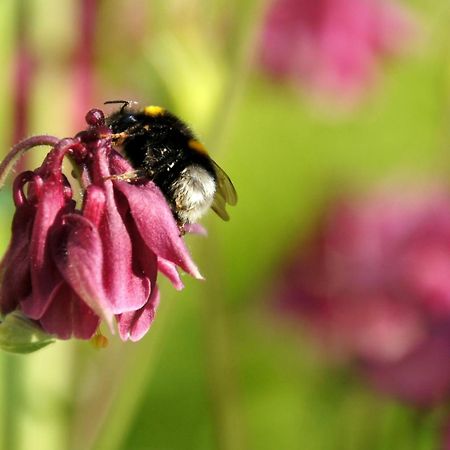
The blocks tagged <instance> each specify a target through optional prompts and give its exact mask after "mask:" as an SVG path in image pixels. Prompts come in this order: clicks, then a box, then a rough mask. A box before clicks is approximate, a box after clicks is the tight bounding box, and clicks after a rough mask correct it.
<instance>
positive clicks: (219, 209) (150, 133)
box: [106, 100, 237, 232]
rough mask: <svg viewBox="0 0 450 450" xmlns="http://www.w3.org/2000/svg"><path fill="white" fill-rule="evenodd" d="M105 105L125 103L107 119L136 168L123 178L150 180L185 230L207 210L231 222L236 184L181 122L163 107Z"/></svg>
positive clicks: (119, 146) (115, 140)
mask: <svg viewBox="0 0 450 450" xmlns="http://www.w3.org/2000/svg"><path fill="white" fill-rule="evenodd" d="M106 103H122V107H121V108H120V109H119V110H118V111H116V112H114V113H112V114H111V115H110V116H108V117H107V119H106V124H107V125H108V126H109V127H110V129H111V131H112V133H113V134H112V140H113V144H114V146H115V147H116V148H117V149H118V150H119V151H121V153H122V154H124V156H125V157H126V158H127V159H128V160H129V161H130V163H131V165H132V166H133V168H134V169H135V171H134V172H133V173H132V174H124V176H123V177H122V179H130V178H131V179H133V178H146V179H150V180H152V181H153V182H154V183H155V184H156V185H157V186H158V187H159V189H160V190H161V191H162V193H163V194H164V196H165V198H166V200H167V202H168V204H169V206H170V208H171V210H172V213H173V215H174V217H175V220H176V221H177V223H178V226H179V228H180V230H181V231H182V232H183V230H184V225H186V224H191V223H195V222H197V220H198V219H200V217H202V216H203V215H204V214H205V213H206V212H207V210H208V209H209V208H212V210H213V211H214V212H215V213H216V214H217V215H218V216H219V217H220V218H222V219H223V220H229V215H228V213H227V211H226V208H225V207H226V204H228V205H235V204H236V202H237V195H236V190H235V189H234V186H233V183H232V182H231V180H230V178H229V177H228V175H227V174H226V173H225V172H224V171H223V170H222V169H221V168H220V167H219V166H218V165H217V164H216V163H215V162H214V161H213V160H212V159H211V157H210V156H209V154H208V152H207V151H206V149H205V147H204V146H203V144H202V143H201V142H200V141H199V140H198V139H197V138H196V137H195V135H194V134H193V132H192V131H191V130H190V128H189V127H188V126H187V125H186V124H185V123H184V122H183V121H181V120H180V119H179V118H178V117H177V116H175V115H174V114H172V113H170V112H169V111H167V110H165V109H164V108H162V107H160V106H146V107H144V108H139V107H137V106H136V105H135V103H134V102H133V103H131V102H129V101H125V100H114V101H109V102H106ZM119 177H121V176H119Z"/></svg>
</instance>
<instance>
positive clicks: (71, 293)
mask: <svg viewBox="0 0 450 450" xmlns="http://www.w3.org/2000/svg"><path fill="white" fill-rule="evenodd" d="M87 120H88V123H89V124H90V125H91V126H90V128H89V129H88V130H87V131H84V132H82V133H80V134H79V135H77V136H76V137H75V138H73V139H63V140H61V141H58V140H57V139H56V138H51V137H48V136H47V137H46V136H44V137H41V138H40V137H35V138H30V139H28V140H27V141H23V142H22V143H20V144H18V147H17V148H16V149H13V151H12V154H11V155H10V157H9V158H10V159H11V158H12V157H13V156H14V152H17V150H18V148H22V149H28V148H31V147H33V146H36V145H41V144H47V145H51V147H52V148H51V150H50V152H49V153H48V155H47V157H46V159H45V161H44V162H43V164H42V165H41V166H40V167H39V168H37V169H36V170H34V171H27V172H23V173H20V174H19V175H18V176H17V177H16V179H15V181H14V186H13V196H14V203H15V205H16V212H15V215H14V219H13V225H12V237H11V242H10V245H9V248H8V250H7V252H6V254H5V256H4V258H3V260H2V262H1V265H0V309H1V313H2V315H6V314H8V313H11V312H13V311H18V310H19V311H21V312H22V314H23V315H25V316H26V317H28V318H29V319H31V320H33V321H35V323H36V324H37V325H38V326H39V327H41V328H42V329H43V330H44V331H45V332H47V333H48V334H50V335H53V336H56V337H57V338H59V339H69V338H70V337H76V338H79V339H90V338H91V337H92V336H94V335H95V334H96V333H97V332H98V327H99V324H100V322H101V320H104V321H105V322H106V323H107V324H108V325H109V327H110V328H111V329H112V328H113V321H116V322H117V325H118V330H119V334H120V337H121V338H122V339H123V340H127V339H130V340H132V341H136V340H139V339H141V338H142V337H143V335H144V334H145V333H146V332H147V331H148V329H149V327H150V325H151V323H152V321H153V318H154V315H155V310H156V307H157V305H158V301H159V291H158V286H157V283H156V279H157V273H158V271H160V272H162V273H163V274H165V275H166V276H167V277H168V278H169V279H170V280H171V281H172V282H173V284H174V286H175V287H176V288H177V289H181V288H182V287H183V284H182V282H181V280H180V277H179V275H178V272H177V267H179V268H181V269H182V270H184V271H185V272H187V273H189V274H191V275H192V276H194V277H196V278H201V275H200V273H199V272H198V269H197V267H196V266H195V264H194V263H193V262H192V260H191V257H190V255H189V253H188V251H187V248H186V246H185V244H184V242H183V239H182V237H180V231H179V229H178V226H177V224H176V222H175V220H174V218H173V215H172V212H171V210H170V208H169V206H168V204H167V202H166V200H165V198H164V196H163V195H162V193H161V192H160V190H159V189H158V188H157V187H156V186H155V184H154V183H153V182H151V181H148V180H147V181H146V180H141V181H138V182H133V183H128V182H126V181H121V180H118V179H114V178H111V176H112V175H117V174H122V173H124V172H130V171H132V170H133V169H132V168H131V166H130V165H129V164H128V162H127V161H126V160H125V159H124V158H122V156H121V155H119V154H118V153H117V152H115V151H114V150H113V149H112V147H111V140H110V139H109V138H108V134H110V133H111V132H110V130H109V129H108V128H107V127H105V124H104V117H103V113H102V112H101V111H99V110H92V111H90V112H89V113H88V115H87ZM66 156H67V157H70V159H71V161H72V162H73V164H74V168H75V170H76V171H77V172H78V174H77V181H78V182H79V184H80V186H79V187H77V188H76V189H72V186H71V184H70V183H69V181H68V179H67V177H66V176H65V175H64V173H63V172H62V162H63V160H64V157H66ZM8 167H9V166H8V158H7V160H6V161H5V162H4V164H2V166H1V167H0V178H4V173H5V171H6V169H7V168H8ZM80 188H81V193H82V198H81V200H79V204H77V202H76V201H75V199H74V191H78V190H80Z"/></svg>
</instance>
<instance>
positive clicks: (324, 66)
mask: <svg viewBox="0 0 450 450" xmlns="http://www.w3.org/2000/svg"><path fill="white" fill-rule="evenodd" d="M414 28H415V27H414V25H413V20H412V18H411V16H410V13H409V12H408V11H407V10H406V8H404V7H401V6H400V5H398V4H395V3H393V2H390V1H389V0H274V1H273V2H272V4H271V5H270V6H269V9H268V13H267V16H266V20H265V26H264V28H263V34H262V37H261V44H260V63H261V65H262V67H263V68H264V69H265V70H266V71H267V72H268V73H269V74H270V75H272V76H273V77H275V78H276V79H280V80H291V81H293V82H294V84H299V85H300V86H302V87H304V88H305V89H306V91H307V92H309V91H310V90H312V92H313V93H315V94H316V95H317V94H319V95H321V96H322V97H324V98H327V97H328V98H329V97H330V96H331V97H332V98H334V99H335V100H339V101H340V102H343V103H349V104H352V103H354V102H355V101H356V100H358V99H359V98H360V97H361V96H362V95H364V94H365V93H366V91H367V89H368V88H369V87H370V86H371V85H372V83H373V81H374V78H376V75H377V71H378V66H379V62H380V59H384V58H386V57H391V56H396V55H398V54H400V53H402V52H403V51H404V50H405V49H406V48H407V44H410V39H411V37H412V35H413V34H414Z"/></svg>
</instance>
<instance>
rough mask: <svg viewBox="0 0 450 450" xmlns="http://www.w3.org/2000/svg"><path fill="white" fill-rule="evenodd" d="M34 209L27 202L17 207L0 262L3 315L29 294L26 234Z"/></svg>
mask: <svg viewBox="0 0 450 450" xmlns="http://www.w3.org/2000/svg"><path fill="white" fill-rule="evenodd" d="M35 213H36V209H35V208H34V207H33V206H31V205H28V204H24V205H23V206H20V207H19V208H17V210H16V213H15V214H14V219H13V224H12V236H11V243H10V245H9V248H8V250H7V252H6V254H5V256H4V258H3V260H2V262H1V265H0V308H1V312H2V314H7V313H8V312H11V311H13V310H14V309H16V308H17V306H18V304H19V303H20V302H21V301H22V300H23V299H25V298H27V297H28V296H29V295H30V293H31V274H30V259H29V248H30V236H31V231H32V229H33V221H34V215H35Z"/></svg>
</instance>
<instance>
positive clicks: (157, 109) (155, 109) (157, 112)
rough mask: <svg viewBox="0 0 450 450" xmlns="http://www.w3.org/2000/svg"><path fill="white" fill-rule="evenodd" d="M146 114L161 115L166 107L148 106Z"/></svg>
mask: <svg viewBox="0 0 450 450" xmlns="http://www.w3.org/2000/svg"><path fill="white" fill-rule="evenodd" d="M144 114H145V115H146V116H152V117H154V116H159V115H161V114H164V108H161V106H153V105H151V106H146V107H145V108H144Z"/></svg>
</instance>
